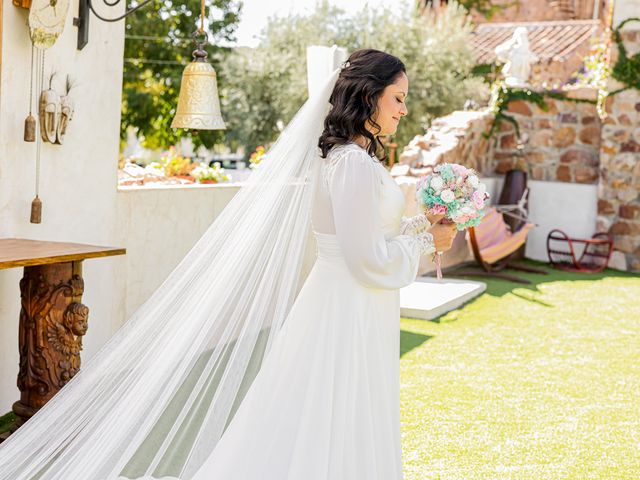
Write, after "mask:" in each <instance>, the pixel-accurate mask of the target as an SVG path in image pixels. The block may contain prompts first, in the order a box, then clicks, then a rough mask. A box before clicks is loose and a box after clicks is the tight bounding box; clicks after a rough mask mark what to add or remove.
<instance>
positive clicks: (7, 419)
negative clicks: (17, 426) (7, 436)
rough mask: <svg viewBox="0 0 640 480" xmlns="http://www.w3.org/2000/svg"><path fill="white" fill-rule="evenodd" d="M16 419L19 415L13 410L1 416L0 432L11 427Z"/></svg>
mask: <svg viewBox="0 0 640 480" xmlns="http://www.w3.org/2000/svg"><path fill="white" fill-rule="evenodd" d="M16 419H17V417H16V416H15V414H14V413H13V412H9V413H6V414H4V415H2V416H0V433H4V432H6V431H8V430H9V427H10V426H11V424H12V423H13V422H14V421H15V420H16Z"/></svg>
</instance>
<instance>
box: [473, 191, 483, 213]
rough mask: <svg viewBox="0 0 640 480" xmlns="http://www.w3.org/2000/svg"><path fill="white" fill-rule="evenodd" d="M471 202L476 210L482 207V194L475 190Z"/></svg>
mask: <svg viewBox="0 0 640 480" xmlns="http://www.w3.org/2000/svg"><path fill="white" fill-rule="evenodd" d="M471 200H473V206H474V207H476V208H477V209H478V210H480V209H481V208H482V207H484V194H483V193H480V192H479V191H477V190H476V191H475V192H473V195H471Z"/></svg>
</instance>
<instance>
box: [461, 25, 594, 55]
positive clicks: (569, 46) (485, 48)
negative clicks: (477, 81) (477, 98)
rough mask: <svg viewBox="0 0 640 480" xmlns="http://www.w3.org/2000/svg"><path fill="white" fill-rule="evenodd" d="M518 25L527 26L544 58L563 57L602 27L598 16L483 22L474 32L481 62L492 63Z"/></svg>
mask: <svg viewBox="0 0 640 480" xmlns="http://www.w3.org/2000/svg"><path fill="white" fill-rule="evenodd" d="M516 27H526V28H527V30H528V31H529V42H530V44H531V48H532V50H533V52H534V53H535V54H536V55H538V56H539V57H540V60H541V61H545V60H553V61H560V62H561V61H564V60H565V59H566V58H567V57H568V56H569V55H571V53H572V52H573V51H574V50H576V49H577V48H578V47H579V46H580V45H582V44H583V43H585V42H588V41H589V38H591V37H592V36H593V35H594V34H595V33H597V32H598V31H599V30H600V28H601V23H600V21H599V20H565V21H556V22H515V23H483V24H480V25H478V26H477V27H476V29H475V30H474V32H473V34H472V40H471V45H472V46H473V50H474V53H475V55H476V60H477V62H478V63H492V62H494V61H495V59H496V54H495V53H494V49H495V48H496V47H497V46H498V45H500V44H501V43H503V42H505V41H507V40H509V39H510V38H511V36H512V35H513V31H514V30H515V29H516Z"/></svg>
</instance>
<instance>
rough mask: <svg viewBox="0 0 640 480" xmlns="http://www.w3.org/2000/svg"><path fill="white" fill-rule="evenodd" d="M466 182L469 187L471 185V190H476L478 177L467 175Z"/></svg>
mask: <svg viewBox="0 0 640 480" xmlns="http://www.w3.org/2000/svg"><path fill="white" fill-rule="evenodd" d="M467 181H468V182H469V185H471V186H472V187H473V188H476V187H477V186H478V184H479V183H480V182H479V181H478V177H476V176H475V175H469V178H467Z"/></svg>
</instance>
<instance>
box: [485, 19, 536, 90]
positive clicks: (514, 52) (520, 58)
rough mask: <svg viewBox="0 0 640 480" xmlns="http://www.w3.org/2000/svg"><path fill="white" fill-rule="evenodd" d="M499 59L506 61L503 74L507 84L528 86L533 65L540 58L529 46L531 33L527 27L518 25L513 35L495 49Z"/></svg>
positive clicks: (510, 85)
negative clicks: (529, 33)
mask: <svg viewBox="0 0 640 480" xmlns="http://www.w3.org/2000/svg"><path fill="white" fill-rule="evenodd" d="M495 52H496V56H497V57H498V60H500V61H502V62H505V64H504V67H502V74H503V75H504V77H505V84H506V85H507V86H509V87H521V88H522V87H526V86H528V83H527V82H528V80H529V75H530V73H531V66H532V65H533V64H534V63H536V62H537V61H538V60H539V58H538V56H537V55H536V54H535V53H533V52H532V51H531V48H530V47H529V35H528V33H527V29H526V27H518V28H516V29H515V31H514V32H513V36H512V37H511V38H510V39H509V40H507V41H506V42H504V43H501V44H500V45H498V46H497V47H496V49H495Z"/></svg>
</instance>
